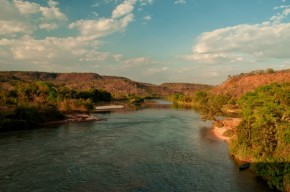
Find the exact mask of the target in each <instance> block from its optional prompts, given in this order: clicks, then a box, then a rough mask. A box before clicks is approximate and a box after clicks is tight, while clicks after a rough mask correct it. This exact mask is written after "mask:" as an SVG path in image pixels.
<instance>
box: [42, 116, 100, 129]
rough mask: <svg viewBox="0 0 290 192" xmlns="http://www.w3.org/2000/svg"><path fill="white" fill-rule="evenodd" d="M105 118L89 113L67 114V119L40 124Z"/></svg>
mask: <svg viewBox="0 0 290 192" xmlns="http://www.w3.org/2000/svg"><path fill="white" fill-rule="evenodd" d="M102 120H104V119H101V118H97V117H95V116H92V115H88V114H67V115H65V119H63V120H58V121H49V122H45V123H40V124H39V125H41V126H45V125H55V124H65V123H78V122H90V121H102Z"/></svg>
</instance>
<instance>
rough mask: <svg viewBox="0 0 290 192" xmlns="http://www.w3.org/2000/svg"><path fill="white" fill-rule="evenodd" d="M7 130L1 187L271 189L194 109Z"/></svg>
mask: <svg viewBox="0 0 290 192" xmlns="http://www.w3.org/2000/svg"><path fill="white" fill-rule="evenodd" d="M96 116H98V117H104V118H107V121H103V122H90V123H78V124H69V125H60V126H55V127H50V128H43V129H39V130H30V131H24V132H14V133H4V134H3V133H2V134H0V155H1V156H0V191H1V192H4V191H5V192H6V191H11V192H12V191H13V192H18V191H19V192H20V191H21V192H23V191H30V192H31V191H37V192H44V191H47V192H52V191H84V192H88V191H156V192H159V191H166V192H170V191H182V192H183V191H190V192H192V191H203V192H206V191H213V192H218V191H222V192H225V191H231V192H232V191H243V192H244V191H268V189H267V188H266V187H265V186H264V185H263V184H261V183H259V182H258V181H257V180H256V179H255V176H254V175H253V174H252V173H251V172H250V171H242V172H239V171H238V165H237V164H236V163H235V162H234V161H233V160H232V159H231V158H230V157H229V156H228V153H227V145H226V143H224V142H223V141H220V140H218V139H216V138H215V137H214V136H213V135H212V134H211V131H210V129H209V128H208V127H209V123H205V122H202V121H200V119H199V116H198V114H196V113H195V112H194V111H190V110H177V109H172V108H167V109H166V108H164V107H160V106H159V107H158V108H147V109H143V110H138V111H134V112H126V113H107V114H96Z"/></svg>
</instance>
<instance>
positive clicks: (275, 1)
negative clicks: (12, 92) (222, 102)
mask: <svg viewBox="0 0 290 192" xmlns="http://www.w3.org/2000/svg"><path fill="white" fill-rule="evenodd" d="M0 4H1V6H0V70H2V71H7V70H17V71H48V72H95V73H98V74H101V75H116V76H124V77H128V78H130V79H132V80H135V81H141V82H149V83H155V84H160V83H163V82H191V83H206V84H214V85H215V84H219V83H221V82H223V81H225V80H226V78H227V76H228V75H235V74H240V73H244V72H250V71H253V70H261V69H267V68H273V69H275V70H281V69H288V68H290V49H289V47H290V21H289V17H288V15H289V14H290V3H289V2H288V0H244V1H233V0H219V1H212V0H86V1H81V0H69V1H67V0H29V1H25V0H0Z"/></svg>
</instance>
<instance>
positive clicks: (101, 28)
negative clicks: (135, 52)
mask: <svg viewBox="0 0 290 192" xmlns="http://www.w3.org/2000/svg"><path fill="white" fill-rule="evenodd" d="M135 3H136V0H125V1H124V2H123V3H121V4H119V5H118V6H117V7H116V8H115V9H114V10H113V11H112V18H101V19H97V20H78V21H76V22H73V23H71V24H70V25H69V28H70V29H74V28H76V29H78V30H79V31H80V33H81V35H84V36H94V37H95V38H98V37H103V36H107V35H110V34H112V33H114V32H117V31H123V30H124V29H125V28H126V27H127V26H128V24H129V23H130V22H132V21H133V20H134V15H133V13H132V11H133V9H134V4H135Z"/></svg>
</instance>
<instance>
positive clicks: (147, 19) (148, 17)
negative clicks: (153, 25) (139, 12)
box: [143, 15, 152, 21]
mask: <svg viewBox="0 0 290 192" xmlns="http://www.w3.org/2000/svg"><path fill="white" fill-rule="evenodd" d="M143 19H144V20H145V21H150V20H151V19H152V17H151V16H150V15H147V16H145V17H144V18H143Z"/></svg>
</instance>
